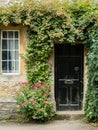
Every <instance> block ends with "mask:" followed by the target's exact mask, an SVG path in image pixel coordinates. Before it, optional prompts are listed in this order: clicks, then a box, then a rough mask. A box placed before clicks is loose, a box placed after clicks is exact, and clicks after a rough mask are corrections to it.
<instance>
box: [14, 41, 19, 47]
mask: <svg viewBox="0 0 98 130" xmlns="http://www.w3.org/2000/svg"><path fill="white" fill-rule="evenodd" d="M15 49H19V45H18V40H15Z"/></svg>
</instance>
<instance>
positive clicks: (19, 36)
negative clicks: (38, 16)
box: [1, 30, 20, 75]
mask: <svg viewBox="0 0 98 130" xmlns="http://www.w3.org/2000/svg"><path fill="white" fill-rule="evenodd" d="M4 31H6V32H10V31H12V32H15V31H17V32H18V36H19V37H18V38H17V39H18V41H19V42H18V44H19V54H20V30H1V73H2V75H19V74H20V56H19V70H18V71H19V72H17V73H4V72H3V71H2V39H4V38H3V32H4ZM5 39H6V40H7V39H9V38H5Z"/></svg>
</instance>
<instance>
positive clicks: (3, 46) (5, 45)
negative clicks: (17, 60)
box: [2, 40, 7, 49]
mask: <svg viewBox="0 0 98 130" xmlns="http://www.w3.org/2000/svg"><path fill="white" fill-rule="evenodd" d="M2 49H7V40H2Z"/></svg>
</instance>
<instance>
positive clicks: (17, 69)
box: [15, 61, 19, 72]
mask: <svg viewBox="0 0 98 130" xmlns="http://www.w3.org/2000/svg"><path fill="white" fill-rule="evenodd" d="M15 71H16V72H19V61H15Z"/></svg>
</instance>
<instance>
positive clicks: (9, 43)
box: [8, 40, 15, 50]
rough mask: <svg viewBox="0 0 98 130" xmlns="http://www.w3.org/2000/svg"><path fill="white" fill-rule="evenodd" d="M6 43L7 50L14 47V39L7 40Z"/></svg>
mask: <svg viewBox="0 0 98 130" xmlns="http://www.w3.org/2000/svg"><path fill="white" fill-rule="evenodd" d="M8 45H9V50H12V49H14V48H15V47H14V41H13V40H8Z"/></svg>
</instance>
